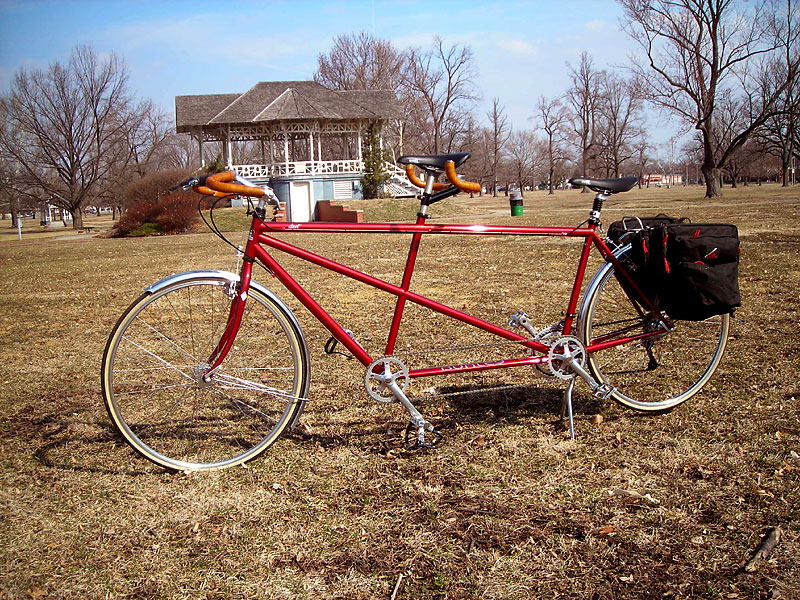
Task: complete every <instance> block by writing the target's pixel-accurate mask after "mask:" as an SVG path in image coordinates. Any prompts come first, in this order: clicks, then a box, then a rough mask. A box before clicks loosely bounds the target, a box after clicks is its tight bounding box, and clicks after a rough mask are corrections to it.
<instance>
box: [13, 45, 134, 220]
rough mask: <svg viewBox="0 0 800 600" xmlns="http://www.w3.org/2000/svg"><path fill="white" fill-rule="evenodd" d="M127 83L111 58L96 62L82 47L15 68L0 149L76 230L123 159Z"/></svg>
mask: <svg viewBox="0 0 800 600" xmlns="http://www.w3.org/2000/svg"><path fill="white" fill-rule="evenodd" d="M127 80H128V76H127V71H126V68H125V65H124V63H123V62H122V60H121V59H119V58H117V56H116V55H114V54H111V55H110V56H108V57H107V58H106V59H100V57H99V56H98V55H97V54H96V53H95V51H94V50H93V49H91V48H90V47H88V46H80V47H78V48H76V49H75V50H74V51H73V53H72V55H71V56H70V58H69V61H68V62H67V64H65V65H62V64H60V63H54V64H52V65H51V66H50V67H49V68H48V69H47V71H40V70H33V71H30V72H29V71H26V70H25V69H21V70H20V71H19V72H18V73H17V74H16V75H15V77H14V80H13V82H12V87H11V93H10V95H9V97H8V98H7V99H4V102H5V103H6V109H7V111H8V118H9V120H10V121H11V123H12V127H10V128H8V131H6V130H5V128H4V130H3V134H2V137H0V149H1V150H2V151H3V152H4V153H6V154H7V155H8V156H10V157H12V159H13V160H14V161H15V162H16V163H17V164H18V165H19V167H20V170H21V173H20V177H21V179H23V180H24V181H25V182H26V183H27V185H28V186H29V187H30V188H31V189H38V190H39V192H40V193H41V195H42V196H44V197H45V198H46V199H47V201H48V202H49V203H51V204H54V205H56V206H58V207H60V208H62V209H63V210H66V211H68V212H69V213H70V214H71V215H72V222H73V227H75V228H81V227H82V226H83V219H82V209H83V207H84V206H85V205H86V203H87V201H88V200H89V199H90V198H91V197H92V195H93V194H96V193H97V192H98V189H97V188H98V185H99V184H100V182H102V181H103V180H104V179H105V178H106V177H107V176H108V175H109V173H110V172H112V171H113V169H114V167H115V166H116V165H118V163H119V162H120V161H123V162H124V161H126V160H127V157H128V149H127V148H126V145H125V144H124V143H121V140H123V139H124V138H125V135H126V132H127V130H128V128H129V126H130V103H131V99H130V95H129V93H128V88H127Z"/></svg>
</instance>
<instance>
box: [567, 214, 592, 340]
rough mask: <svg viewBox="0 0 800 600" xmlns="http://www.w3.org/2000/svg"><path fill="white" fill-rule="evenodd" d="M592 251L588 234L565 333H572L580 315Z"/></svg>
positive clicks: (584, 243)
mask: <svg viewBox="0 0 800 600" xmlns="http://www.w3.org/2000/svg"><path fill="white" fill-rule="evenodd" d="M596 227H597V226H596V225H595V224H594V223H589V228H590V229H591V230H592V231H594V230H595V228H596ZM591 251H592V238H591V237H589V236H587V237H586V239H585V240H584V242H583V250H582V251H581V257H580V260H579V262H578V270H577V272H576V273H575V282H574V283H573V285H572V294H571V295H570V298H569V306H568V307H567V314H566V316H565V317H564V335H570V334H571V333H572V325H573V323H574V321H575V318H576V317H577V316H578V313H577V310H578V300H579V299H580V295H581V286H582V285H583V278H584V276H585V275H586V267H587V265H588V264H589V255H590V254H591Z"/></svg>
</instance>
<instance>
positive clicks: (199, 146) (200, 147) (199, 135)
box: [197, 128, 206, 168]
mask: <svg viewBox="0 0 800 600" xmlns="http://www.w3.org/2000/svg"><path fill="white" fill-rule="evenodd" d="M197 149H198V151H199V153H200V167H201V168H202V167H203V165H204V164H205V162H206V161H205V157H204V156H203V130H202V128H201V129H200V130H199V131H198V132H197Z"/></svg>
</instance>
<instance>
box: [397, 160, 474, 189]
mask: <svg viewBox="0 0 800 600" xmlns="http://www.w3.org/2000/svg"><path fill="white" fill-rule="evenodd" d="M444 173H445V175H447V179H448V181H450V183H451V184H452V185H454V186H455V187H457V188H458V189H459V190H461V191H462V192H480V191H481V184H480V183H475V182H474V181H465V180H463V179H459V177H458V174H457V173H456V164H455V163H454V162H453V161H452V160H448V161H447V162H446V163H445V165H444ZM406 175H407V176H408V180H409V181H410V182H411V183H413V184H414V185H415V186H417V187H421V188H424V187H425V182H424V181H422V180H421V179H419V178H418V177H417V175H416V173H414V165H412V164H410V163H409V164H407V165H406ZM448 187H450V186H448V185H447V184H444V183H434V184H433V189H434V191H440V190H445V189H447V188H448Z"/></svg>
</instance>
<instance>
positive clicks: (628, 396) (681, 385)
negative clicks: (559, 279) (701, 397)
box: [578, 246, 730, 412]
mask: <svg viewBox="0 0 800 600" xmlns="http://www.w3.org/2000/svg"><path fill="white" fill-rule="evenodd" d="M629 249H630V246H626V247H624V248H621V249H619V250H618V251H617V252H616V253H615V254H616V256H617V258H618V259H619V260H620V262H621V263H622V264H623V266H625V267H626V268H627V267H629V268H631V269H633V268H635V267H634V266H633V264H632V262H631V260H630V258H628V251H629ZM650 321H651V319H649V318H648V317H647V315H644V316H642V315H641V314H640V312H639V311H637V310H636V308H635V306H634V304H633V302H632V301H631V300H630V298H629V297H628V295H627V294H626V293H625V291H624V290H623V288H622V286H621V285H620V282H619V279H618V278H617V277H616V274H615V269H614V266H613V264H612V263H610V262H607V263H605V264H604V265H603V266H602V267H601V268H600V270H599V271H598V272H597V273H596V274H595V276H594V277H593V278H592V280H591V281H590V283H589V285H588V286H587V288H586V293H585V296H584V303H583V306H582V308H581V311H580V317H579V323H578V329H579V334H580V337H581V340H582V341H583V342H584V344H586V345H587V346H588V345H589V344H591V343H593V342H595V341H597V340H599V339H603V340H608V339H613V338H614V337H615V336H623V335H624V336H632V335H635V334H641V333H643V332H645V331H647V328H648V326H649V322H650ZM729 331H730V315H729V314H724V315H718V316H715V317H711V318H709V319H706V320H704V321H676V322H675V323H674V328H673V329H672V331H669V332H667V333H664V334H663V335H661V336H658V337H652V338H648V339H647V340H645V341H639V342H630V343H627V344H623V345H620V346H614V347H612V348H608V349H605V350H600V351H598V352H593V353H590V354H588V355H587V358H586V363H587V367H588V370H589V372H590V373H591V375H592V376H593V377H594V378H595V379H596V380H597V381H599V382H601V383H604V384H606V385H607V386H609V387H611V388H614V391H613V392H612V394H611V397H612V398H613V399H614V400H616V401H617V402H619V403H620V404H622V405H624V406H627V407H629V408H632V409H634V410H638V411H642V412H666V411H668V410H671V409H673V408H675V407H676V406H678V405H679V404H682V403H683V402H686V401H687V400H689V399H690V398H691V397H692V396H694V395H695V394H697V393H698V392H699V391H700V390H701V389H703V387H704V386H705V385H706V384H707V383H708V381H709V379H710V378H711V376H712V375H713V374H714V371H716V369H717V367H718V366H719V363H720V360H721V359H722V355H723V353H724V352H725V346H726V344H727V340H728V334H729ZM615 332H616V333H615Z"/></svg>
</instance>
